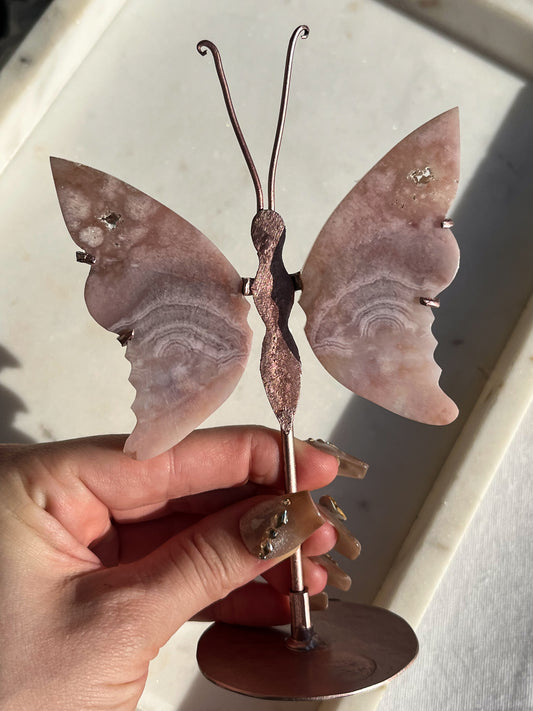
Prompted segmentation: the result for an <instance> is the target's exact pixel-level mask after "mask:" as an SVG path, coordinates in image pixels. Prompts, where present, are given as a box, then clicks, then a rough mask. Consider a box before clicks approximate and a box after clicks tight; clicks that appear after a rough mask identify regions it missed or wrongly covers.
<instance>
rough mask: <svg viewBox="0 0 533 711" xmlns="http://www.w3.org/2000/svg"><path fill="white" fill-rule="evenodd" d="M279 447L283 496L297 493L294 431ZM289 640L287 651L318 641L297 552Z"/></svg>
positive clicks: (283, 436) (285, 434) (304, 648)
mask: <svg viewBox="0 0 533 711" xmlns="http://www.w3.org/2000/svg"><path fill="white" fill-rule="evenodd" d="M281 440H282V443H283V464H284V470H285V489H286V491H287V494H294V493H296V491H298V483H297V477H296V460H295V457H294V431H293V430H292V428H291V429H290V430H289V431H288V432H285V431H284V430H281ZM290 563H291V592H290V605H291V636H290V638H289V639H287V641H286V642H287V646H288V647H289V648H290V649H294V650H299V651H309V650H310V649H313V648H314V647H316V645H317V643H318V638H317V636H316V634H315V631H314V630H313V625H312V624H311V610H310V607H309V594H308V592H307V588H306V587H305V584H304V576H303V566H302V551H301V548H298V550H297V551H296V552H295V553H294V554H293V555H292V556H291V559H290Z"/></svg>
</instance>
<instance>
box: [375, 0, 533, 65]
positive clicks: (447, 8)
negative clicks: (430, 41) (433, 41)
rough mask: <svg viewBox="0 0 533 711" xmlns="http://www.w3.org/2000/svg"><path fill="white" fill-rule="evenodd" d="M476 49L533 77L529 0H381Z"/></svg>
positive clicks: (532, 15) (532, 10)
mask: <svg viewBox="0 0 533 711" xmlns="http://www.w3.org/2000/svg"><path fill="white" fill-rule="evenodd" d="M381 1H382V2H385V3H386V4H388V5H392V6H393V7H395V8H397V9H399V10H401V11H403V12H406V13H407V14H409V15H411V16H414V17H415V18H417V19H419V20H421V21H423V22H425V23H427V24H429V25H431V26H433V27H435V28H437V29H438V30H441V31H443V32H445V33H446V34H448V35H450V36H451V37H453V38H455V39H456V40H459V41H461V42H464V43H466V44H467V45H470V46H471V47H472V48H473V49H474V50H477V51H479V52H482V53H483V54H485V55H486V56H488V57H490V58H492V59H494V60H496V61H498V62H500V63H501V64H503V65H505V66H507V67H508V68H509V69H511V70H512V71H514V72H518V73H519V74H522V75H524V76H526V77H529V78H533V6H532V5H531V4H530V2H529V0H524V1H523V2H518V3H517V2H515V3H514V5H511V6H509V3H508V2H506V0H470V1H469V2H465V1H464V0H440V1H437V0H427V1H426V2H420V0H381Z"/></svg>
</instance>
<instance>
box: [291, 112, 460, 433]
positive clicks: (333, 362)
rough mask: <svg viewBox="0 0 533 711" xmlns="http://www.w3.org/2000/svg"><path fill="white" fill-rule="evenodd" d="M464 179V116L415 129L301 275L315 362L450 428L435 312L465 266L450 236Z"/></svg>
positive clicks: (373, 396) (346, 205) (369, 394)
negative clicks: (425, 301) (427, 302)
mask: <svg viewBox="0 0 533 711" xmlns="http://www.w3.org/2000/svg"><path fill="white" fill-rule="evenodd" d="M458 178H459V121H458V111H457V109H452V110H450V111H447V112H445V113H443V114H441V115H440V116H437V117H436V118H434V119H432V120H431V121H428V122H427V123H426V124H424V125H423V126H421V127H420V128H418V129H417V130H416V131H413V133H411V134H410V135H409V136H407V137H406V138H404V139H403V141H401V142H400V143H398V145H396V146H395V147H394V148H393V149H392V150H391V151H389V153H387V155H386V156H385V157H384V158H382V159H381V160H380V161H379V162H378V163H377V164H376V165H375V166H374V167H373V168H372V169H371V170H370V172H369V173H367V174H366V175H365V176H364V177H363V178H362V179H361V180H360V181H359V182H358V183H357V184H356V186H355V187H354V188H353V189H352V190H351V192H350V193H348V195H347V196H346V197H345V198H344V200H343V201H342V202H341V204H340V205H339V206H338V207H337V209H336V210H335V211H334V212H333V214H332V215H331V217H330V218H329V220H328V221H327V222H326V224H325V225H324V227H323V229H322V231H321V232H320V234H319V236H318V237H317V239H316V242H315V244H314V245H313V247H312V249H311V252H310V253H309V257H308V259H307V261H306V263H305V265H304V267H303V269H302V275H301V276H302V296H301V299H300V305H301V306H302V308H303V309H304V311H305V313H306V316H307V323H306V327H305V331H306V334H307V337H308V339H309V343H310V345H311V347H312V349H313V351H314V352H315V355H316V356H317V357H318V359H319V360H320V361H321V363H322V364H323V365H324V367H325V368H326V369H327V370H328V371H329V373H331V375H333V377H334V378H336V379H337V380H338V381H339V382H341V383H342V384H343V385H344V386H345V387H347V388H349V389H350V390H352V391H353V392H355V393H357V394H358V395H361V396H362V397H365V398H367V399H368V400H371V401H372V402H375V403H377V404H378V405H381V406H382V407H385V408H387V409H389V410H391V411H392V412H396V413H398V414H400V415H402V416H403V417H408V418H411V419H413V420H417V421H420V422H425V423H428V424H447V423H449V422H451V421H452V420H453V419H455V417H456V416H457V407H456V405H455V403H453V402H452V400H450V398H449V397H448V396H447V395H445V394H444V393H443V392H442V390H441V389H440V387H439V385H438V380H439V376H440V372H441V371H440V368H439V366H438V365H437V364H436V363H435V361H434V359H433V351H434V350H435V346H436V344H437V343H436V340H435V337H434V336H433V334H432V332H431V324H432V322H433V314H432V311H431V308H428V307H427V306H422V305H421V303H420V298H423V297H427V298H430V299H433V298H435V297H436V296H437V295H438V294H439V293H440V292H441V291H442V290H443V289H444V288H445V287H446V286H448V284H449V283H450V282H451V281H452V279H453V277H454V276H455V273H456V271H457V266H458V264H459V250H458V247H457V243H456V242H455V239H454V237H453V235H452V233H451V231H450V230H449V229H443V227H442V223H443V222H444V220H445V218H446V215H447V211H448V210H449V207H450V204H451V201H452V199H453V197H454V196H455V192H456V190H457V183H458Z"/></svg>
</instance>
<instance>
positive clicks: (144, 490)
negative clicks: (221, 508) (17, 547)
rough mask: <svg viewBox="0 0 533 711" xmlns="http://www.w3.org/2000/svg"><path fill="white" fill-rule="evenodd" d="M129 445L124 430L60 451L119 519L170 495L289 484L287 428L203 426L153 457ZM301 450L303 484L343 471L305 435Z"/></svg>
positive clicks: (134, 515)
mask: <svg viewBox="0 0 533 711" xmlns="http://www.w3.org/2000/svg"><path fill="white" fill-rule="evenodd" d="M123 444H124V437H122V436H102V437H91V438H86V439H81V440H71V441H69V442H65V443H63V448H62V450H61V451H60V452H59V451H58V450H56V451H55V452H54V454H55V455H56V456H57V455H58V454H59V453H60V454H61V458H62V459H63V462H62V465H63V466H66V467H68V469H69V470H70V471H71V472H74V473H75V474H76V476H77V478H79V480H81V481H82V482H83V483H84V484H85V486H86V487H87V488H88V489H89V490H90V491H91V492H92V494H93V495H95V496H96V497H97V498H98V499H99V500H100V501H101V502H102V503H103V504H104V505H105V506H106V507H107V508H108V510H109V511H110V513H111V514H112V515H113V516H114V517H115V518H117V519H122V520H123V519H124V518H129V517H131V518H138V517H139V516H141V515H142V514H143V512H144V513H146V514H148V513H149V512H150V511H154V510H157V509H158V508H160V507H163V506H164V505H165V504H166V503H167V502H168V501H169V500H171V499H176V498H179V497H182V496H188V495H191V494H197V493H201V492H204V491H211V490H213V489H224V488H229V487H234V486H240V485H243V484H245V483H247V482H248V481H250V482H253V483H255V484H259V485H264V486H267V487H279V488H281V489H283V488H284V473H283V458H282V448H281V441H280V434H279V432H276V431H274V430H271V429H267V428H264V427H257V426H254V427H251V426H247V427H241V426H238V427H220V428H214V429H202V430H196V431H195V432H192V433H191V434H190V435H189V436H188V437H186V438H185V439H184V440H182V441H181V442H180V443H179V444H178V445H176V446H175V447H173V448H172V449H171V450H169V451H168V452H165V453H163V454H161V455H159V456H158V457H155V458H154V459H150V460H147V461H135V460H132V459H130V458H129V457H127V456H126V455H124V454H123V452H122V446H123ZM57 446H58V445H56V447H57ZM50 447H51V448H52V447H53V445H50ZM295 456H296V467H297V476H298V488H300V489H316V488H319V487H322V486H325V485H326V484H328V483H329V482H330V481H331V480H332V479H333V478H334V477H335V475H336V473H337V468H338V462H337V460H336V458H335V457H333V456H331V455H329V454H325V453H324V452H320V451H318V450H317V449H315V448H313V447H311V446H309V445H307V444H305V443H304V442H301V441H299V440H296V441H295Z"/></svg>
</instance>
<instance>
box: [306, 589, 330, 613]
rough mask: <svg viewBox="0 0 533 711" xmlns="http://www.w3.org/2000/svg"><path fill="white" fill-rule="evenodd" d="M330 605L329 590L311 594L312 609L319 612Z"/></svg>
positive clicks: (310, 603) (310, 605) (310, 604)
mask: <svg viewBox="0 0 533 711" xmlns="http://www.w3.org/2000/svg"><path fill="white" fill-rule="evenodd" d="M328 605H329V597H328V594H327V592H321V593H317V594H316V595H310V596H309V607H310V608H311V610H314V611H315V612H318V611H319V610H327V609H328Z"/></svg>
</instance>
